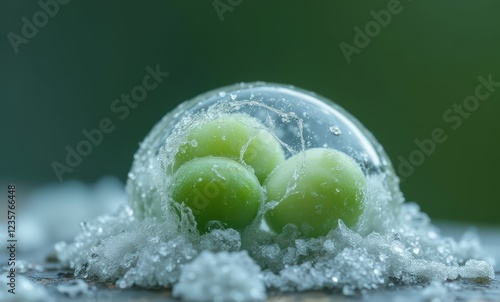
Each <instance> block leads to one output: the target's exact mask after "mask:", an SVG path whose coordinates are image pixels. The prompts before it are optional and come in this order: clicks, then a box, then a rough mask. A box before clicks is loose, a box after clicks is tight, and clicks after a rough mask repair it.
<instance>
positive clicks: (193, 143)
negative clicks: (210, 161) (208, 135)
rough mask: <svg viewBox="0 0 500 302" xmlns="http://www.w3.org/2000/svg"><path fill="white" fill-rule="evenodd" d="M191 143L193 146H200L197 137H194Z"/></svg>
mask: <svg viewBox="0 0 500 302" xmlns="http://www.w3.org/2000/svg"><path fill="white" fill-rule="evenodd" d="M189 144H191V146H193V147H196V146H198V142H197V141H196V140H195V139H193V140H192V141H190V142H189Z"/></svg>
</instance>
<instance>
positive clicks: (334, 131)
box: [330, 126, 342, 136]
mask: <svg viewBox="0 0 500 302" xmlns="http://www.w3.org/2000/svg"><path fill="white" fill-rule="evenodd" d="M330 132H331V133H332V134H333V135H335V136H339V135H341V134H342V132H341V131H340V129H339V127H338V126H331V127H330Z"/></svg>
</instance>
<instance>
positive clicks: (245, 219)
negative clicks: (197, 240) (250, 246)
mask: <svg viewBox="0 0 500 302" xmlns="http://www.w3.org/2000/svg"><path fill="white" fill-rule="evenodd" d="M170 189H171V196H172V199H173V200H174V201H175V202H177V203H180V204H182V203H184V204H185V205H186V206H188V207H189V208H190V209H191V211H192V212H193V215H194V218H195V220H196V223H197V228H198V230H199V231H200V232H202V233H204V232H206V231H208V229H207V224H208V223H209V222H210V221H214V220H216V221H219V222H221V223H222V225H224V226H225V227H230V228H234V229H237V230H241V229H243V228H245V227H246V226H248V225H249V224H250V223H251V222H252V221H253V219H255V217H256V216H257V212H258V209H259V206H260V202H261V186H260V183H259V180H258V179H257V177H255V175H254V174H253V173H252V172H251V171H249V169H247V168H246V167H245V166H243V165H241V164H239V163H238V162H236V161H234V160H232V159H228V158H221V157H202V158H195V159H193V160H191V161H189V162H187V163H185V164H184V165H182V166H181V167H180V168H179V169H178V170H177V172H175V174H174V176H173V179H172V183H171V186H170Z"/></svg>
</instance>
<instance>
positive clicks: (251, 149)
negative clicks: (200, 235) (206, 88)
mask: <svg viewBox="0 0 500 302" xmlns="http://www.w3.org/2000/svg"><path fill="white" fill-rule="evenodd" d="M205 156H219V157H227V158H231V159H234V160H237V161H239V162H241V163H245V164H247V165H249V166H250V167H252V168H253V170H254V173H255V175H256V176H257V178H258V179H259V181H260V182H261V183H262V182H264V180H265V179H266V177H267V176H268V175H269V174H270V173H271V171H272V170H273V169H274V168H275V167H276V166H277V165H278V164H280V163H281V162H282V161H284V160H285V155H284V152H283V148H282V147H281V144H280V143H279V141H278V140H277V139H276V138H275V137H274V136H273V135H272V134H271V133H270V132H269V131H268V130H267V129H266V128H265V126H264V125H263V124H262V123H260V122H259V121H258V120H257V119H255V118H252V117H250V116H249V115H247V114H241V113H240V114H228V115H223V116H221V117H219V118H216V119H214V120H211V121H208V122H206V123H204V124H201V125H199V126H197V127H195V128H193V129H191V131H190V132H189V134H188V136H187V141H186V143H184V144H183V145H181V147H180V148H179V150H178V152H177V154H176V155H175V163H174V171H175V170H177V169H178V168H179V167H180V166H181V165H182V164H183V163H185V162H187V161H189V160H191V159H193V158H197V157H205Z"/></svg>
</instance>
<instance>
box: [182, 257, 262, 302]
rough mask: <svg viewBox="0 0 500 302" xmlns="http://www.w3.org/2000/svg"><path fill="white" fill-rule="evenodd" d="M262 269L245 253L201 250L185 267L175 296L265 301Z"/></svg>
mask: <svg viewBox="0 0 500 302" xmlns="http://www.w3.org/2000/svg"><path fill="white" fill-rule="evenodd" d="M259 273H260V268H259V266H258V265H257V264H255V262H254V261H253V260H252V259H251V258H250V257H249V256H248V254H247V253H246V252H238V253H228V252H220V253H216V254H214V253H212V252H208V251H205V252H202V253H201V254H200V256H198V258H196V259H195V260H194V261H193V262H192V263H190V264H188V265H186V266H185V268H184V270H183V271H182V274H181V277H180V280H179V283H177V284H176V285H175V286H174V291H173V295H174V297H180V298H182V299H185V300H188V301H218V302H224V301H230V302H242V301H262V300H264V299H265V298H266V291H265V287H264V284H263V283H262V280H261V279H260V275H259Z"/></svg>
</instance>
